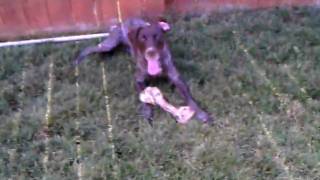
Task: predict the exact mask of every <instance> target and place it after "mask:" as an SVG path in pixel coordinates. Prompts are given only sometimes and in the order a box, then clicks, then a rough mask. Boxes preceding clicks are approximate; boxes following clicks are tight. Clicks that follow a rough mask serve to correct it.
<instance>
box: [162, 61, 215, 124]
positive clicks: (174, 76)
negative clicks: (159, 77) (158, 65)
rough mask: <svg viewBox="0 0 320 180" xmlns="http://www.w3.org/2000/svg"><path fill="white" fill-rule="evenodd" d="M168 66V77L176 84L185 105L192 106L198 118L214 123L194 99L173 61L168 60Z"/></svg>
mask: <svg viewBox="0 0 320 180" xmlns="http://www.w3.org/2000/svg"><path fill="white" fill-rule="evenodd" d="M165 62H166V65H167V68H166V69H167V73H168V74H167V75H168V78H169V79H170V81H171V82H172V83H173V84H174V86H175V87H176V88H177V90H178V93H179V94H180V95H181V96H182V98H183V99H184V101H185V103H186V104H187V105H188V106H190V107H191V108H192V109H193V110H194V111H195V112H196V118H197V119H198V120H201V121H203V122H206V123H212V122H213V118H212V117H211V116H210V115H209V114H208V113H207V112H206V111H204V110H202V109H201V108H200V107H199V105H198V103H196V102H195V100H194V99H193V97H192V95H191V93H190V90H189V87H188V86H187V84H186V83H185V81H184V80H183V79H182V77H181V76H180V74H179V72H178V71H177V70H176V68H175V66H174V64H173V62H172V60H171V59H166V61H165Z"/></svg>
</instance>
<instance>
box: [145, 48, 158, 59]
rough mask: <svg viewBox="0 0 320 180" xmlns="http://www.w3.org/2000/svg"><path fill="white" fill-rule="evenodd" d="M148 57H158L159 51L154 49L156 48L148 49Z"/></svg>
mask: <svg viewBox="0 0 320 180" xmlns="http://www.w3.org/2000/svg"><path fill="white" fill-rule="evenodd" d="M146 55H147V56H148V57H151V58H152V57H155V56H157V51H156V50H155V49H154V48H148V49H147V50H146Z"/></svg>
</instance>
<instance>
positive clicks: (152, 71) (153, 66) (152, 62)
mask: <svg viewBox="0 0 320 180" xmlns="http://www.w3.org/2000/svg"><path fill="white" fill-rule="evenodd" d="M147 66H148V67H147V69H148V74H149V75H151V76H155V75H158V74H160V73H161V72H162V68H161V65H160V63H159V57H153V58H150V57H149V58H147Z"/></svg>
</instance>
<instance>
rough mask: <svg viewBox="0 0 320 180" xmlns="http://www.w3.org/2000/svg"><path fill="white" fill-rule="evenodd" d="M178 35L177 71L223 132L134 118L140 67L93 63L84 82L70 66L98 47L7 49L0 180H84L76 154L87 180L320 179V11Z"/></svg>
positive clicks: (0, 97)
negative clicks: (82, 51) (110, 134)
mask: <svg viewBox="0 0 320 180" xmlns="http://www.w3.org/2000/svg"><path fill="white" fill-rule="evenodd" d="M172 27H173V30H172V31H171V32H170V33H169V34H168V39H169V41H170V42H171V43H170V44H171V45H170V46H171V48H172V53H173V57H174V59H175V62H176V64H177V66H178V69H179V70H180V72H182V74H183V76H184V77H185V79H186V80H187V82H188V84H189V85H190V88H191V90H192V92H193V94H194V96H195V98H196V99H198V100H199V101H200V102H201V105H202V106H203V107H206V108H207V109H208V110H209V111H210V112H212V113H213V114H215V115H216V116H217V124H219V126H214V127H208V126H206V125H202V124H201V123H199V122H197V121H192V122H190V123H189V124H188V125H185V126H182V125H178V124H176V123H175V122H174V120H173V119H172V118H171V117H170V116H169V115H168V114H166V113H163V112H162V111H160V110H159V109H156V116H155V124H154V127H153V128H151V127H150V126H149V125H148V124H147V123H146V122H145V121H144V120H143V119H142V118H141V116H140V115H139V114H138V112H137V109H138V108H137V107H138V99H137V95H136V93H135V91H134V87H133V86H134V85H133V66H132V65H133V64H132V62H131V61H130V57H129V56H128V55H126V54H124V53H115V54H114V55H113V56H111V57H108V56H100V55H93V56H90V57H89V58H88V59H87V61H85V62H84V63H83V64H81V65H80V67H79V72H80V73H79V77H78V78H77V77H76V76H75V73H74V70H73V69H70V66H69V65H70V62H71V61H72V60H73V58H74V57H75V55H76V54H77V53H78V51H79V50H80V49H82V48H84V47H86V46H88V45H91V44H95V43H97V42H98V41H86V42H79V43H64V44H47V45H40V46H24V47H16V48H4V49H1V52H0V87H1V89H0V119H1V123H0V142H1V147H0V179H31V178H34V179H40V178H43V177H46V178H48V179H76V177H77V176H78V172H77V165H78V163H77V156H79V157H80V159H78V160H79V162H81V163H82V174H81V175H82V176H83V179H104V177H106V178H107V179H110V178H112V179H153V178H156V179H190V178H191V179H319V177H320V87H319V84H320V11H319V9H312V8H292V9H272V10H260V11H247V12H232V13H226V14H210V15H202V16H191V15H190V16H186V17H178V18H175V22H174V24H173V26H172ZM104 59H105V60H104ZM50 62H53V69H52V70H53V73H52V79H51V80H52V89H51V90H50V91H49V90H48V83H49V77H50V75H49V72H50V71H49V67H50ZM102 67H104V68H105V69H106V78H107V92H106V94H105V92H104V91H103V76H102ZM76 82H79V88H78V89H77V86H76ZM159 86H160V87H161V88H162V89H163V90H164V91H165V93H166V96H168V97H169V98H170V99H172V101H173V102H181V101H180V100H179V98H178V97H177V96H176V94H173V93H172V92H171V91H170V88H169V86H168V85H166V84H160V85H159ZM48 92H51V94H50V95H51V97H50V98H51V103H49V106H48V97H49V96H48ZM77 94H79V96H77ZM105 95H107V96H108V97H109V98H110V99H109V100H110V109H111V116H112V125H113V137H114V145H115V155H116V158H115V160H113V159H112V147H111V144H110V142H109V141H108V138H107V137H108V130H107V113H106V108H105V105H106V101H105ZM48 108H50V111H48ZM46 114H48V116H47V117H46ZM77 122H79V125H77ZM47 123H48V127H49V128H48V129H46V128H45V126H46V124H47ZM77 126H79V128H78V127H77ZM47 134H48V137H47V138H48V141H47V142H46V141H45V139H46V135H47ZM78 136H79V137H80V138H79V139H80V146H81V149H80V151H77V148H76V139H77V137H78ZM46 155H48V162H47V163H46V164H44V163H43V159H44V157H45V156H46ZM114 176H117V177H114Z"/></svg>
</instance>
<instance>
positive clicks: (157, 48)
mask: <svg viewBox="0 0 320 180" xmlns="http://www.w3.org/2000/svg"><path fill="white" fill-rule="evenodd" d="M169 30H170V25H169V24H168V23H167V22H165V21H157V22H153V23H150V24H149V25H147V26H144V27H139V28H137V29H134V30H132V31H130V32H129V39H130V41H131V42H132V44H133V46H134V48H135V49H136V51H139V53H140V54H142V55H143V56H144V60H145V61H146V64H147V71H148V73H149V74H150V75H157V74H159V73H161V72H162V62H161V58H160V56H161V52H162V51H163V48H164V46H165V39H164V33H165V32H166V31H169Z"/></svg>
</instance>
